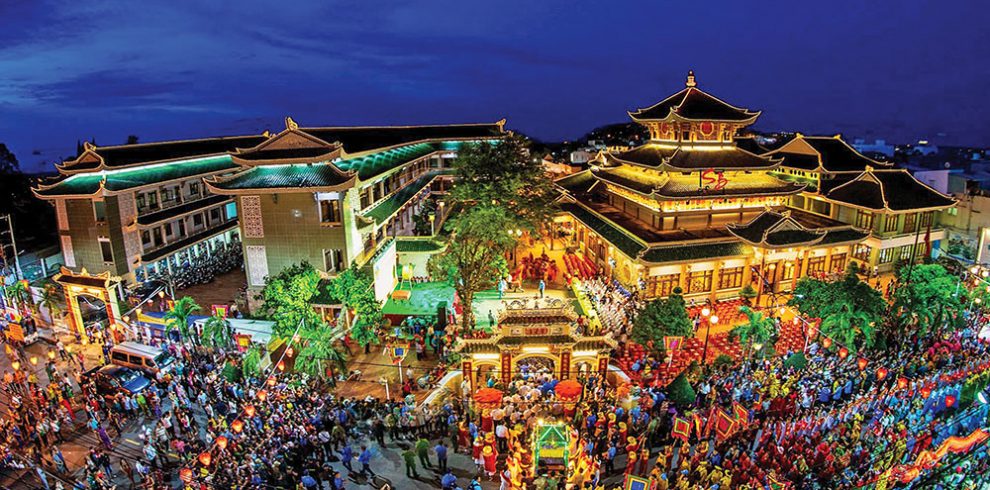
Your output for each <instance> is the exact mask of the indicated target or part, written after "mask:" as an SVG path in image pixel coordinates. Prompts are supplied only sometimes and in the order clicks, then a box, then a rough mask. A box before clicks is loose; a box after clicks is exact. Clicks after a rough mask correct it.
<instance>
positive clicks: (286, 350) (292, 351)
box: [285, 347, 296, 357]
mask: <svg viewBox="0 0 990 490" xmlns="http://www.w3.org/2000/svg"><path fill="white" fill-rule="evenodd" d="M295 353H296V351H294V350H292V347H289V348H288V349H285V355H287V356H289V357H292V355H293V354H295Z"/></svg>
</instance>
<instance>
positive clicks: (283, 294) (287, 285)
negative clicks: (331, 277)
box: [260, 261, 323, 338]
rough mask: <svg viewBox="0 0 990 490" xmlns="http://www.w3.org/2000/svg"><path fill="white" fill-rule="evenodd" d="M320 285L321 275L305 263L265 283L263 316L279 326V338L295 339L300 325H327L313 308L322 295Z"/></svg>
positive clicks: (287, 269)
mask: <svg viewBox="0 0 990 490" xmlns="http://www.w3.org/2000/svg"><path fill="white" fill-rule="evenodd" d="M319 284H320V274H319V273H318V272H317V271H316V269H315V268H313V266H312V265H311V264H309V263H308V262H305V261H304V262H301V263H299V264H294V265H292V266H290V267H287V268H285V269H284V270H283V271H282V272H280V273H278V274H277V275H275V276H271V277H268V278H267V279H266V280H265V287H264V289H262V290H261V295H260V298H261V300H262V304H261V309H260V316H262V317H263V318H265V319H267V320H270V321H273V322H275V328H274V334H275V336H276V337H279V338H283V337H288V336H291V335H292V334H293V332H295V331H296V328H297V327H299V324H300V322H305V324H306V325H321V324H323V318H321V317H320V314H319V313H317V312H316V310H314V309H313V306H312V305H311V304H310V301H311V300H312V299H313V297H314V296H316V294H317V293H318V292H319Z"/></svg>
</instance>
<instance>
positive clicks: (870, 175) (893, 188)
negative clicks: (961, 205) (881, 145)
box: [820, 166, 956, 213]
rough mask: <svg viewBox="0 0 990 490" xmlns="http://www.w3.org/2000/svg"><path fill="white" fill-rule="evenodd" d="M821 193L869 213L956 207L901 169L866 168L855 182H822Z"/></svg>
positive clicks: (951, 199)
mask: <svg viewBox="0 0 990 490" xmlns="http://www.w3.org/2000/svg"><path fill="white" fill-rule="evenodd" d="M820 192H821V194H822V196H823V197H825V198H826V199H828V200H830V201H834V202H837V203H840V204H846V205H849V206H852V207H856V208H861V209H866V210H869V211H888V212H895V213H896V212H916V211H932V210H939V209H945V208H948V207H951V206H953V205H955V203H956V200H955V199H953V198H952V197H950V196H946V195H945V194H942V193H941V192H938V191H936V190H935V189H932V188H931V187H929V186H927V185H925V184H924V183H922V182H921V181H919V180H918V179H916V178H914V176H913V175H911V173H910V172H908V171H907V170H904V169H899V168H896V169H884V170H880V169H874V168H872V167H869V166H867V167H866V169H865V171H863V172H861V173H859V174H856V175H855V176H854V177H852V178H836V179H829V180H823V181H822V186H821V189H820Z"/></svg>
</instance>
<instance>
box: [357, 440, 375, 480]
mask: <svg viewBox="0 0 990 490" xmlns="http://www.w3.org/2000/svg"><path fill="white" fill-rule="evenodd" d="M358 463H361V475H363V476H368V475H371V476H375V472H374V471H371V450H370V449H368V446H361V455H360V456H358Z"/></svg>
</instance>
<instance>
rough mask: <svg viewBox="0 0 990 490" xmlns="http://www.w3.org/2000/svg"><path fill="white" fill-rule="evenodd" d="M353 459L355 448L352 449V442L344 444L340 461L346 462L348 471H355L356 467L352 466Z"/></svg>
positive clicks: (345, 465) (345, 466)
mask: <svg viewBox="0 0 990 490" xmlns="http://www.w3.org/2000/svg"><path fill="white" fill-rule="evenodd" d="M352 459H354V450H353V449H351V445H350V444H344V447H343V448H341V449H340V462H341V463H343V464H344V468H347V471H350V472H351V473H354V468H352V467H351V460H352Z"/></svg>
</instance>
